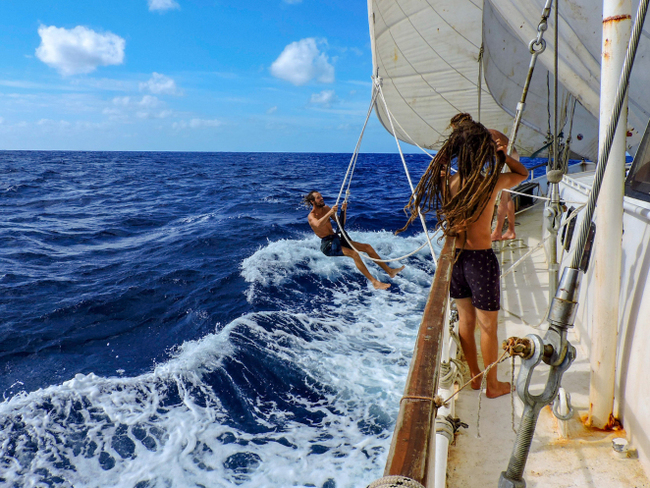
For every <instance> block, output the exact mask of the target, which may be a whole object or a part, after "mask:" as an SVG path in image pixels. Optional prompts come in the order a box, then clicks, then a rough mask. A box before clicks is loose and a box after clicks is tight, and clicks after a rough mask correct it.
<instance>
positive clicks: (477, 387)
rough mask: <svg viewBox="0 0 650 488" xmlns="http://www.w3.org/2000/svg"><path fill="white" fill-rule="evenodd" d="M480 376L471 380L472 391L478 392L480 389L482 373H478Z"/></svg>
mask: <svg viewBox="0 0 650 488" xmlns="http://www.w3.org/2000/svg"><path fill="white" fill-rule="evenodd" d="M479 375H480V376H477V377H476V378H472V383H471V386H472V390H480V389H481V381H483V373H479Z"/></svg>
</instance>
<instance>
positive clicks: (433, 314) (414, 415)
mask: <svg viewBox="0 0 650 488" xmlns="http://www.w3.org/2000/svg"><path fill="white" fill-rule="evenodd" d="M455 247H456V239H455V238H446V239H445V244H444V246H443V248H442V252H441V253H440V258H439V259H438V267H437V269H436V272H435V275H434V278H433V284H432V285H431V291H430V292H429V299H428V300H427V304H426V306H425V308H424V313H423V315H422V323H421V324H420V329H419V331H418V336H417V340H416V343H415V349H414V351H413V358H412V359H411V366H410V369H409V374H408V378H407V380H406V388H405V389H404V396H403V397H402V400H401V401H400V409H399V414H398V416H397V424H396V425H395V432H394V433H393V440H392V442H391V446H390V452H389V453H388V461H387V462H386V469H385V471H384V475H385V476H391V475H400V476H406V477H408V478H411V479H413V480H415V481H417V482H419V483H420V484H422V485H424V486H425V487H426V486H427V478H428V470H429V463H430V462H431V463H434V460H433V459H431V460H429V454H430V453H432V452H433V451H432V443H433V445H435V418H436V413H437V410H438V409H437V407H436V405H435V403H434V400H433V398H434V396H435V394H436V390H437V387H438V376H439V372H440V354H441V346H442V337H443V332H444V327H445V312H446V307H447V295H448V293H449V281H450V279H451V270H452V267H453V263H454V255H455Z"/></svg>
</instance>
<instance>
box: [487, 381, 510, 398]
mask: <svg viewBox="0 0 650 488" xmlns="http://www.w3.org/2000/svg"><path fill="white" fill-rule="evenodd" d="M510 390H511V386H510V383H508V382H506V381H498V382H497V385H496V387H493V388H490V386H489V385H488V387H487V390H486V392H485V395H486V396H487V397H488V398H498V397H500V396H503V395H507V394H508V393H510ZM513 390H514V389H513Z"/></svg>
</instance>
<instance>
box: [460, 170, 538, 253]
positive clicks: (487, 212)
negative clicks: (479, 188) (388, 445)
mask: <svg viewBox="0 0 650 488" xmlns="http://www.w3.org/2000/svg"><path fill="white" fill-rule="evenodd" d="M525 178H526V175H522V174H519V173H501V174H500V175H499V179H498V180H497V185H496V187H495V188H494V190H493V191H492V195H490V199H489V200H488V201H487V203H486V204H485V207H483V209H482V210H481V213H480V215H479V217H478V219H477V220H475V221H474V222H472V223H470V224H469V225H468V226H467V230H466V231H465V232H461V233H460V235H459V236H458V237H459V239H457V240H456V246H457V247H459V248H463V249H475V250H480V249H491V248H492V237H491V235H492V215H493V213H494V205H495V203H496V199H497V195H498V194H499V192H500V191H501V190H505V189H507V188H512V187H513V186H515V185H517V184H519V183H521V182H522V181H523V180H524V179H525ZM449 189H450V191H451V195H452V196H455V195H456V194H457V193H458V190H459V189H460V175H459V174H458V173H456V174H455V175H453V176H452V177H451V178H449Z"/></svg>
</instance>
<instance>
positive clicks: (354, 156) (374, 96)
mask: <svg viewBox="0 0 650 488" xmlns="http://www.w3.org/2000/svg"><path fill="white" fill-rule="evenodd" d="M378 93H379V92H378V91H377V90H376V89H374V87H373V90H372V99H371V100H370V106H369V107H368V113H367V114H366V121H365V122H364V123H363V128H362V129H361V134H359V139H358V140H357V145H356V146H355V148H354V152H353V153H352V157H351V158H350V164H349V165H348V170H347V172H346V173H345V176H344V177H343V183H341V190H340V191H339V196H338V197H337V198H336V205H338V204H339V201H340V200H341V195H342V194H343V188H345V182H346V181H348V188H347V192H346V195H345V199H344V200H343V201H344V202H347V200H348V195H349V194H350V184H351V183H352V175H353V174H354V170H355V168H356V166H357V159H358V157H359V148H360V147H361V140H362V139H363V134H364V133H365V131H366V126H367V125H368V121H369V120H370V116H371V115H372V108H373V106H374V104H375V100H376V99H377V94H378ZM348 175H349V176H350V179H349V180H348Z"/></svg>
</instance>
